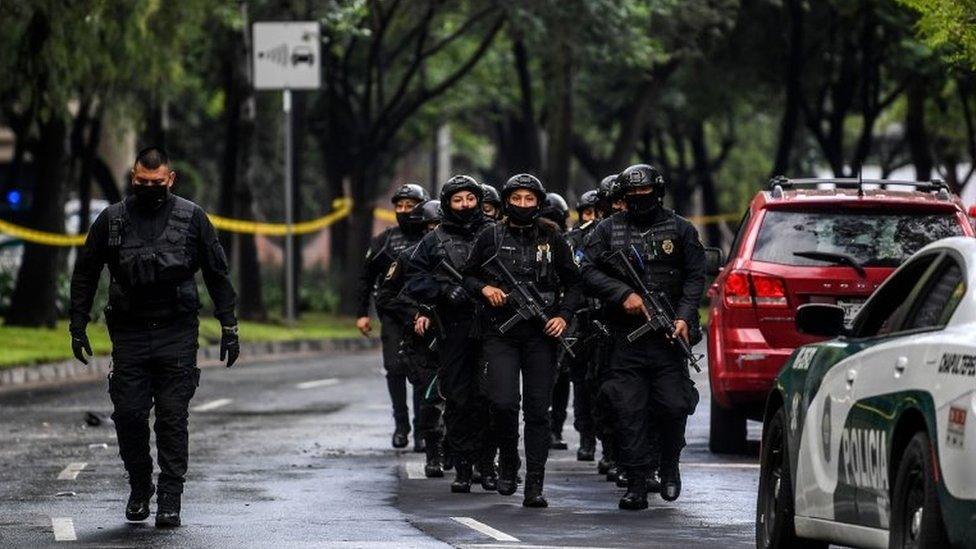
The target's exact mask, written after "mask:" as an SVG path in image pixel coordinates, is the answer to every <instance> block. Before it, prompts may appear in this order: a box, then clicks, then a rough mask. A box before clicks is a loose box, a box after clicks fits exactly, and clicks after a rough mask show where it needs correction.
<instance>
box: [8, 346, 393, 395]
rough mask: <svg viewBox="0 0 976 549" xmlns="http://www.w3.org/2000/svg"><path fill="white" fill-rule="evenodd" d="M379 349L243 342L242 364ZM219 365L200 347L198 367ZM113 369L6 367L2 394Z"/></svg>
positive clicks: (214, 354)
mask: <svg viewBox="0 0 976 549" xmlns="http://www.w3.org/2000/svg"><path fill="white" fill-rule="evenodd" d="M379 346H380V339H379V338H374V337H370V338H365V337H357V338H337V339H303V340H294V341H268V342H257V343H246V342H242V343H241V360H240V362H239V364H245V363H247V362H252V361H254V360H255V359H267V358H268V357H274V358H275V359H284V358H295V357H300V356H315V355H319V354H322V353H332V352H339V353H345V352H356V351H368V350H371V349H376V348H378V347H379ZM220 364H222V363H221V362H220V346H219V345H211V346H207V347H201V348H200V350H199V351H198V352H197V365H198V366H199V367H201V368H206V367H211V366H217V365H220ZM111 369H112V358H111V357H110V356H98V357H94V358H92V359H91V360H89V361H88V364H87V365H85V364H82V363H80V362H78V361H77V360H75V359H70V360H63V361H60V362H50V363H47V364H37V365H34V366H18V367H14V368H6V369H3V370H0V391H3V390H7V389H14V388H27V387H31V388H33V387H40V386H52V385H60V384H65V383H69V382H70V383H73V382H80V381H91V380H95V379H99V378H104V377H105V376H107V375H108V373H109V371H111Z"/></svg>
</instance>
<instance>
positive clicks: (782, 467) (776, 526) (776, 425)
mask: <svg viewBox="0 0 976 549" xmlns="http://www.w3.org/2000/svg"><path fill="white" fill-rule="evenodd" d="M788 456H789V452H788V451H787V440H786V413H785V412H784V411H783V409H782V408H780V409H779V410H777V411H776V414H774V415H773V419H772V420H770V421H769V422H768V423H767V424H766V426H765V429H764V432H763V440H762V455H761V462H760V463H761V469H760V470H759V497H758V498H757V501H756V547H757V548H758V549H774V548H779V547H783V548H787V547H789V548H794V547H802V548H805V549H813V548H826V547H827V544H826V543H825V542H822V541H814V540H808V539H803V538H798V537H797V536H796V530H794V527H793V483H792V482H791V481H790V462H789V457H788Z"/></svg>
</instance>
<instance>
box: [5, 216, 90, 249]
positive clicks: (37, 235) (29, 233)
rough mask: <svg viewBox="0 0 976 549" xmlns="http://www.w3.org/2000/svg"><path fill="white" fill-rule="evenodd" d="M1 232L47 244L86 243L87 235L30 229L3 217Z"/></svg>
mask: <svg viewBox="0 0 976 549" xmlns="http://www.w3.org/2000/svg"><path fill="white" fill-rule="evenodd" d="M0 233H6V234H9V235H10V236H15V237H17V238H19V239H21V240H26V241H27V242H33V243H35V244H44V245H46V246H81V245H82V244H84V243H85V238H86V236H87V235H83V234H77V235H76V234H61V233H49V232H46V231H38V230H36V229H28V228H27V227H21V226H20V225H14V224H13V223H9V222H7V221H4V220H2V219H0Z"/></svg>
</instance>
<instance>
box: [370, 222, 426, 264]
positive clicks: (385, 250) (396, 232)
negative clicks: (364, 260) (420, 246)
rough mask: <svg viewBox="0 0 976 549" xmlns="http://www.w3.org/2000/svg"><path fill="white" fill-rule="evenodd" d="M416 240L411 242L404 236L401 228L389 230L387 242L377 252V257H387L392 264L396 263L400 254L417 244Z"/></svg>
mask: <svg viewBox="0 0 976 549" xmlns="http://www.w3.org/2000/svg"><path fill="white" fill-rule="evenodd" d="M415 243H416V240H410V239H408V238H407V235H405V234H403V231H402V230H400V228H399V227H393V228H390V229H387V231H386V241H385V242H383V246H382V247H381V248H380V249H379V251H378V252H376V257H377V258H379V257H380V256H383V255H386V257H387V259H388V260H389V262H390V263H392V262H394V261H396V258H398V257H400V252H402V251H403V250H406V249H407V248H409V247H410V246H411V245H412V244H415Z"/></svg>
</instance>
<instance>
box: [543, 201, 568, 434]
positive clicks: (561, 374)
mask: <svg viewBox="0 0 976 549" xmlns="http://www.w3.org/2000/svg"><path fill="white" fill-rule="evenodd" d="M541 216H542V217H543V218H545V219H548V220H549V221H552V222H553V223H555V224H556V225H558V226H559V230H560V232H561V233H562V232H565V231H566V224H567V222H568V221H569V204H567V203H566V199H565V198H563V197H562V195H560V194H558V193H546V200H545V202H544V203H543V205H542V213H541ZM557 357H558V360H557V363H558V365H559V368H558V369H557V371H556V382H555V384H554V385H553V388H552V409H551V410H550V412H549V428H550V434H549V448H550V449H552V450H565V449H567V448H568V446H567V445H566V441H564V440H563V425H565V423H566V408H567V406H568V405H569V382H570V379H569V362H567V360H570V359H571V357H569V355H567V354H566V353H564V352H562V351H561V350H560V351H558V354H557Z"/></svg>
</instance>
